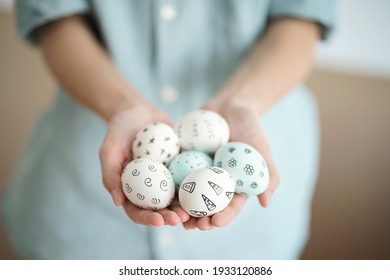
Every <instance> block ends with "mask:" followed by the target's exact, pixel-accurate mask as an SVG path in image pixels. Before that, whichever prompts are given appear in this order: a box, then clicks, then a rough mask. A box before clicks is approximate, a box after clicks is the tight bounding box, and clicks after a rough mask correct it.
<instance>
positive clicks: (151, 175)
mask: <svg viewBox="0 0 390 280" xmlns="http://www.w3.org/2000/svg"><path fill="white" fill-rule="evenodd" d="M121 181H122V189H123V192H124V193H125V195H126V197H127V199H128V200H130V201H131V202H132V203H133V204H134V205H136V206H138V207H140V208H144V209H150V210H158V209H162V208H165V207H167V206H168V205H169V204H170V203H171V202H172V201H173V198H174V196H175V183H174V182H173V178H172V176H171V174H170V172H169V170H168V168H167V167H166V166H165V165H164V164H162V163H161V162H159V161H156V160H152V159H148V158H139V159H135V160H133V161H131V162H130V163H128V164H127V165H126V167H125V169H124V170H123V172H122V176H121Z"/></svg>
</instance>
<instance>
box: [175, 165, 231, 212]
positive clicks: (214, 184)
mask: <svg viewBox="0 0 390 280" xmlns="http://www.w3.org/2000/svg"><path fill="white" fill-rule="evenodd" d="M234 192H235V182H234V179H233V178H232V177H231V176H230V174H229V173H228V172H227V171H226V170H224V169H222V168H219V167H205V168H201V169H198V170H195V171H192V172H191V173H190V174H188V175H187V176H186V177H185V178H184V180H183V182H182V183H181V185H180V188H179V194H178V196H179V203H180V205H181V207H182V208H183V209H184V210H185V211H186V212H187V213H188V214H189V215H191V216H193V217H205V216H211V215H214V214H215V213H218V212H220V211H222V210H223V209H225V208H226V206H228V205H229V203H230V201H231V199H232V198H233V195H234Z"/></svg>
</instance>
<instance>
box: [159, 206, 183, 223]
mask: <svg viewBox="0 0 390 280" xmlns="http://www.w3.org/2000/svg"><path fill="white" fill-rule="evenodd" d="M157 212H158V213H159V214H160V215H161V216H162V217H163V218H164V224H166V225H170V226H176V225H178V224H179V223H180V222H181V221H180V217H179V216H178V215H177V214H176V213H175V212H174V211H172V210H170V209H168V208H164V209H161V210H158V211H157Z"/></svg>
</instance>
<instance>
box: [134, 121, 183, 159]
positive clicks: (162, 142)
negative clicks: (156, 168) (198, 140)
mask: <svg viewBox="0 0 390 280" xmlns="http://www.w3.org/2000/svg"><path fill="white" fill-rule="evenodd" d="M179 151H180V145H179V138H178V137H177V135H176V133H175V131H174V129H173V128H172V127H171V126H169V125H167V124H165V123H161V122H155V123H151V124H149V125H146V126H145V127H143V128H141V129H140V130H139V131H138V133H137V135H136V137H135V139H134V141H133V146H132V152H133V158H134V159H136V158H150V159H154V160H157V161H160V162H162V163H163V164H166V165H167V164H169V162H170V161H171V160H172V159H173V158H174V157H175V156H176V155H177V154H178V153H179Z"/></svg>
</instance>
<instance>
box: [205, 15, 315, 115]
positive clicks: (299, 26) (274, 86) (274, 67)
mask: <svg viewBox="0 0 390 280" xmlns="http://www.w3.org/2000/svg"><path fill="white" fill-rule="evenodd" d="M318 37H319V30H318V26H317V25H316V24H315V23H311V22H307V21H301V20H297V19H289V18H285V19H280V20H276V21H274V22H272V23H271V24H270V26H269V28H268V30H267V31H266V33H265V34H264V36H263V37H262V38H260V39H259V40H258V42H257V43H256V44H255V46H254V47H253V49H252V50H251V51H250V52H249V54H248V55H247V56H246V57H245V59H244V60H243V62H242V63H241V65H240V66H239V67H238V69H237V71H236V72H235V73H234V74H233V75H232V77H230V79H229V80H228V81H227V83H226V84H225V85H224V87H223V88H222V89H221V90H220V91H219V92H218V94H217V95H216V97H215V98H214V99H213V100H212V102H215V103H225V102H227V101H228V102H229V101H234V102H238V103H241V104H242V105H244V106H249V107H250V108H252V109H253V110H254V111H255V112H256V113H258V114H262V113H264V112H265V111H266V110H267V109H268V108H270V107H271V106H272V105H273V104H274V103H275V102H276V101H277V100H278V99H280V97H282V96H283V95H285V94H286V93H287V92H288V91H289V90H290V89H292V88H293V87H294V86H296V85H297V84H299V83H302V82H303V81H304V79H305V78H306V77H307V75H308V74H309V72H310V69H311V65H312V60H313V57H314V55H313V54H314V49H315V45H316V42H317V40H318Z"/></svg>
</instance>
